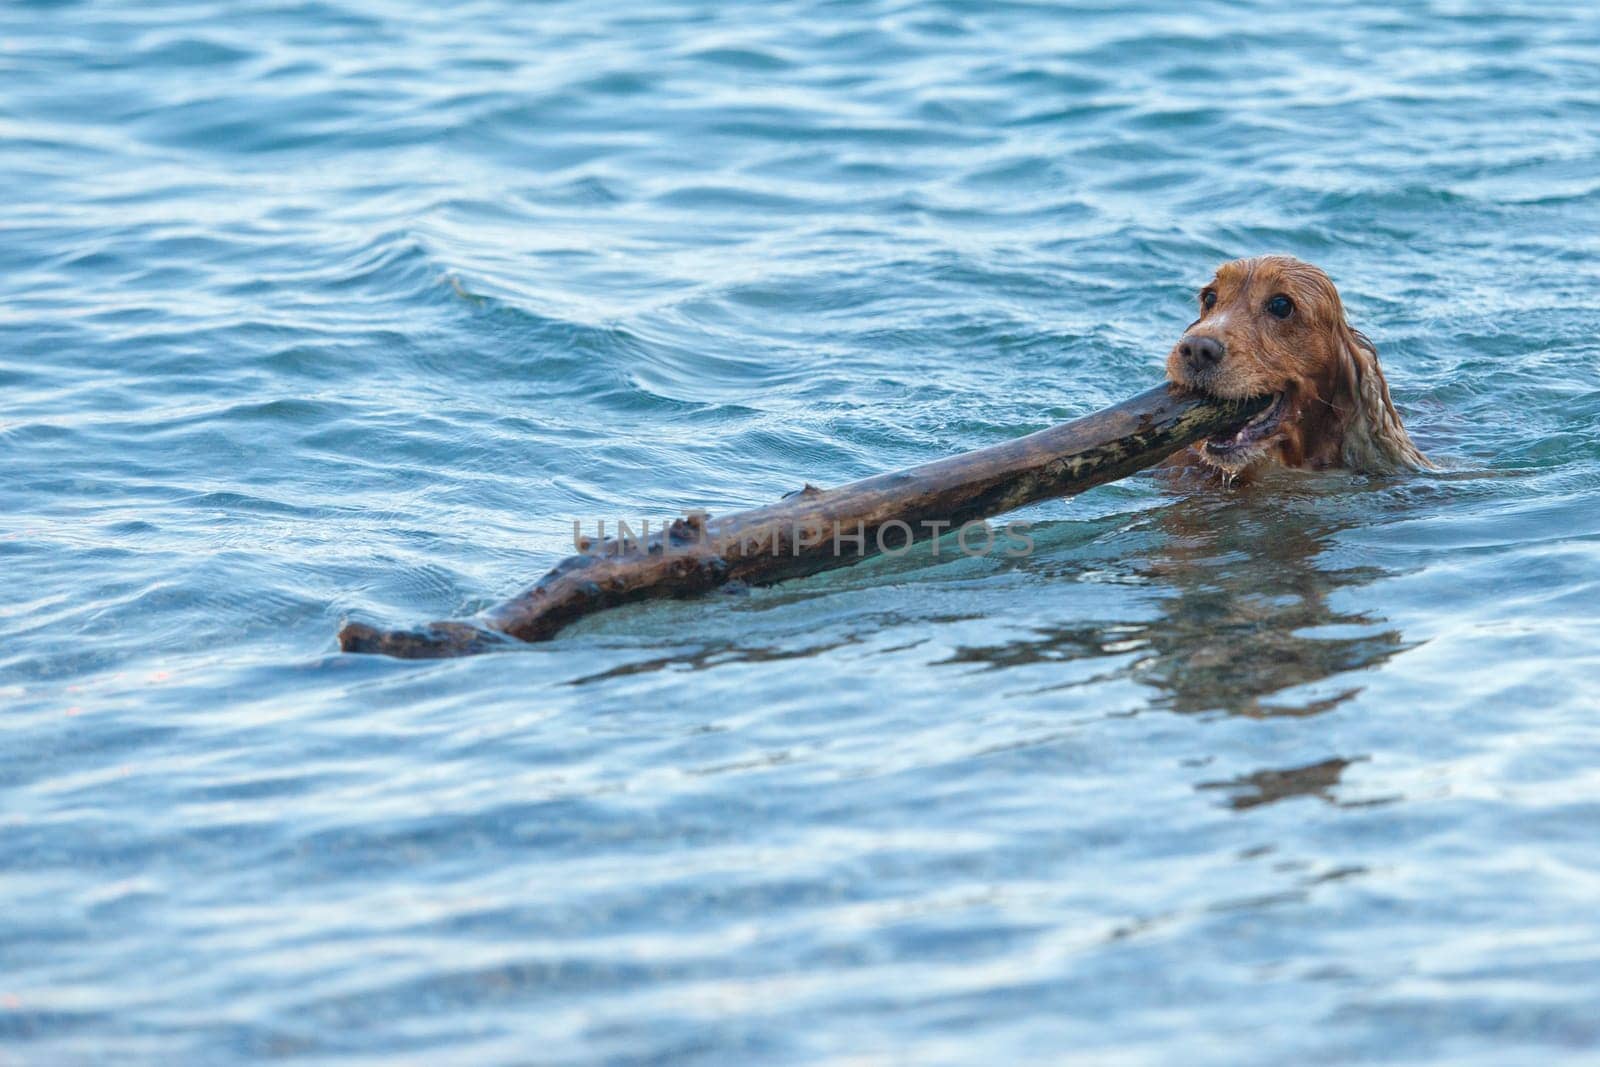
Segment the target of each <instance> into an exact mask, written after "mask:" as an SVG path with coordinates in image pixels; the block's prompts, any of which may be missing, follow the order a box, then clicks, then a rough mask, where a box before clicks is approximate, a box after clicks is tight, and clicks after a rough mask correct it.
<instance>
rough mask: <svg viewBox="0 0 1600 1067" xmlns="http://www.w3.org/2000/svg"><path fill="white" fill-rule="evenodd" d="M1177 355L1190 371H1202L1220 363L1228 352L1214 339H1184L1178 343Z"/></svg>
mask: <svg viewBox="0 0 1600 1067" xmlns="http://www.w3.org/2000/svg"><path fill="white" fill-rule="evenodd" d="M1178 354H1179V355H1180V356H1182V357H1183V361H1184V362H1185V363H1187V364H1189V369H1190V370H1193V371H1202V370H1205V369H1206V368H1208V367H1214V366H1216V365H1217V364H1218V363H1221V362H1222V357H1223V356H1225V355H1227V354H1228V350H1227V349H1226V348H1224V347H1223V346H1222V342H1221V341H1219V340H1217V339H1216V338H1215V337H1204V336H1202V337H1185V338H1184V339H1183V340H1181V341H1179V342H1178Z"/></svg>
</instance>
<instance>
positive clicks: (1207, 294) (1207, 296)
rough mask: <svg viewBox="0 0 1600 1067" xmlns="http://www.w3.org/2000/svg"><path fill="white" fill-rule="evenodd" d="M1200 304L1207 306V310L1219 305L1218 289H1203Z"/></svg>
mask: <svg viewBox="0 0 1600 1067" xmlns="http://www.w3.org/2000/svg"><path fill="white" fill-rule="evenodd" d="M1200 306H1201V307H1203V308H1205V309H1206V310H1207V311H1210V310H1211V309H1212V308H1214V307H1216V306H1217V291H1216V290H1215V289H1203V290H1201V291H1200Z"/></svg>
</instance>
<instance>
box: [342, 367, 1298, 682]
mask: <svg viewBox="0 0 1600 1067" xmlns="http://www.w3.org/2000/svg"><path fill="white" fill-rule="evenodd" d="M1268 399H1269V398H1266V397H1262V398H1259V399H1255V400H1246V401H1228V400H1219V399H1217V398H1215V397H1209V396H1204V395H1201V394H1198V393H1192V392H1187V391H1184V390H1181V389H1180V388H1179V387H1177V386H1175V385H1171V384H1167V385H1159V386H1157V387H1156V388H1154V389H1150V390H1148V391H1146V392H1143V393H1140V394H1139V395H1138V396H1136V397H1133V398H1132V399H1130V400H1125V401H1123V402H1122V403H1120V404H1117V405H1115V406H1114V407H1109V408H1106V409H1105V410H1104V411H1100V412H1096V413H1095V414H1093V415H1089V416H1086V417H1084V418H1081V419H1076V420H1074V421H1072V422H1068V423H1063V424H1061V425H1059V426H1055V427H1052V428H1051V429H1048V430H1041V431H1039V432H1038V433H1035V434H1030V435H1028V436H1027V437H1019V438H1017V439H1016V440H1013V441H1007V442H1005V443H1004V444H999V445H993V446H991V447H989V448H980V449H978V450H977V451H975V452H967V453H964V454H962V455H959V456H951V457H950V458H949V459H941V460H938V461H936V462H933V463H925V464H923V465H921V466H919V467H912V468H910V469H908V470H903V471H896V472H894V473H892V474H880V475H878V476H877V477H874V478H866V479H863V480H862V481H859V482H851V483H850V484H849V485H844V486H840V487H839V488H837V489H818V488H816V487H815V486H811V485H807V486H806V487H805V489H804V490H802V491H800V492H798V493H795V494H791V495H790V496H788V497H786V498H784V499H783V500H781V501H779V502H778V503H776V504H771V505H768V506H767V507H763V508H754V509H752V510H750V511H740V512H735V513H733V514H731V515H725V516H723V517H722V518H720V519H712V518H711V517H710V516H708V515H706V514H705V513H704V512H691V513H690V514H689V515H688V516H687V517H685V518H680V519H678V520H676V521H674V522H673V523H672V524H671V526H669V527H668V528H667V529H666V530H664V531H657V532H655V533H653V534H650V535H649V536H648V537H643V536H641V537H639V538H635V539H629V540H628V541H627V542H622V541H618V540H617V539H615V538H613V539H608V540H605V541H597V542H593V543H590V544H587V545H583V546H581V551H580V554H579V555H576V556H571V557H569V558H567V559H565V560H563V561H562V562H561V563H559V564H557V565H556V567H555V568H554V569H553V570H551V571H550V573H548V574H546V575H545V576H544V577H543V578H541V579H539V581H538V582H537V583H536V584H535V585H534V586H532V587H531V588H529V589H527V590H526V591H524V592H523V593H521V594H519V595H517V596H515V597H512V598H511V599H510V600H507V601H506V602H504V603H503V604H500V605H498V606H497V607H494V608H491V609H489V610H488V611H485V612H483V613H482V614H481V615H479V616H478V617H477V618H476V619H475V620H474V621H471V622H435V623H430V624H428V625H427V626H425V627H423V628H422V629H420V630H379V629H377V628H376V627H372V626H367V625H365V624H364V623H357V622H352V623H348V624H347V625H346V626H345V627H344V628H343V629H342V630H340V631H339V647H340V648H342V649H343V650H344V651H346V652H377V653H383V654H385V655H390V656H398V657H401V658H404V659H433V658H438V657H445V656H463V655H471V654H472V653H475V652H484V651H488V650H490V649H493V648H496V647H504V646H506V645H508V644H514V643H515V642H516V641H545V640H549V639H550V638H551V637H553V636H555V634H556V632H557V631H558V630H560V629H561V628H562V627H564V626H566V625H568V624H569V623H572V622H574V621H576V620H578V619H581V618H583V617H584V616H586V615H592V614H594V613H595V612H597V611H603V610H605V609H606V608H612V607H616V606H618V605H620V604H628V603H632V602H634V601H639V600H648V599H658V598H666V597H688V596H694V595H697V594H700V593H705V592H708V591H710V590H713V589H716V588H718V587H719V586H722V585H724V584H725V583H728V582H743V583H746V584H749V585H767V584H770V583H773V582H778V581H782V580H783V579H785V578H794V577H797V576H800V575H805V574H814V573H816V572H818V571H823V570H828V569H830V568H833V567H843V566H847V565H849V564H851V563H855V562H857V561H859V560H861V559H865V558H867V557H868V556H873V555H877V554H878V553H880V552H884V551H889V552H894V551H898V550H900V549H901V548H902V546H905V545H908V544H910V543H911V542H914V541H922V540H927V539H929V538H931V537H935V536H939V535H942V534H944V533H949V532H951V531H954V530H960V529H961V528H962V527H963V526H965V525H966V524H967V523H970V522H975V521H977V520H981V519H987V518H989V517H991V516H994V515H1000V514H1003V513H1005V512H1008V511H1014V510H1016V509H1017V508H1020V507H1023V506H1024V505H1027V504H1032V503H1034V502H1036V501H1039V500H1044V499H1047V498H1049V497H1056V496H1071V495H1072V494H1074V493H1081V492H1083V491H1084V490H1085V489H1089V488H1091V487H1093V486H1096V485H1100V484H1101V483H1103V482H1109V481H1113V480H1115V479H1117V478H1123V477H1126V476H1127V475H1129V474H1132V473H1134V472H1135V471H1138V470H1142V469H1143V468H1145V467H1149V466H1151V465H1153V464H1155V463H1158V462H1160V461H1161V460H1163V459H1165V458H1166V457H1167V456H1169V455H1171V454H1172V453H1173V452H1176V451H1177V450H1178V449H1180V448H1183V447H1185V446H1186V445H1189V444H1191V443H1193V442H1194V441H1198V440H1199V439H1201V438H1203V437H1209V436H1212V435H1215V434H1218V433H1221V432H1222V431H1224V430H1228V429H1230V428H1232V427H1235V426H1238V425H1239V424H1240V423H1242V422H1243V421H1244V420H1245V419H1247V418H1249V417H1250V416H1252V415H1254V414H1256V413H1258V412H1260V411H1261V410H1262V409H1264V408H1265V407H1266V405H1267V401H1268Z"/></svg>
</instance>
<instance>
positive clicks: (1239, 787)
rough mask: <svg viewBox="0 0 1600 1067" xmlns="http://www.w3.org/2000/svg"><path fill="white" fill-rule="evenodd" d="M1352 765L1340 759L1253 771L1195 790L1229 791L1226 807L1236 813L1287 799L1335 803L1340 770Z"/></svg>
mask: <svg viewBox="0 0 1600 1067" xmlns="http://www.w3.org/2000/svg"><path fill="white" fill-rule="evenodd" d="M1354 762H1355V761H1354V760H1348V759H1340V758H1334V759H1325V760H1321V761H1320V762H1317V763H1312V764H1308V765H1306V766H1304V767H1287V768H1284V769H1283V770H1260V771H1255V772H1253V773H1251V774H1245V775H1241V776H1239V777H1238V778H1234V779H1231V780H1230V781H1226V782H1202V783H1200V786H1199V788H1201V789H1226V790H1228V791H1230V793H1231V795H1230V796H1229V798H1228V806H1229V807H1231V808H1233V809H1234V810H1236V811H1244V810H1245V809H1247V808H1257V807H1260V806H1261V805H1263V804H1271V803H1273V802H1274V801H1278V800H1287V799H1288V798H1289V797H1317V798H1319V799H1321V800H1326V801H1327V802H1328V803H1330V804H1333V803H1336V801H1335V799H1334V796H1333V787H1334V786H1336V785H1338V784H1339V777H1340V776H1341V775H1342V774H1344V769H1345V768H1346V767H1348V766H1350V764H1352V763H1354Z"/></svg>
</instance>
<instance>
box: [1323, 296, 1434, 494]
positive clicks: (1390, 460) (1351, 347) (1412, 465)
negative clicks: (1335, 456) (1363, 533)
mask: <svg viewBox="0 0 1600 1067" xmlns="http://www.w3.org/2000/svg"><path fill="white" fill-rule="evenodd" d="M1338 349H1339V353H1338V359H1339V379H1340V381H1339V385H1340V388H1339V390H1338V393H1339V394H1341V395H1342V396H1343V397H1347V398H1348V400H1347V402H1348V403H1350V404H1351V405H1352V407H1351V414H1350V418H1349V421H1348V422H1347V423H1346V425H1345V429H1344V444H1343V457H1342V458H1343V461H1344V465H1345V466H1346V467H1349V468H1350V469H1351V470H1359V471H1368V472H1371V473H1383V472H1387V471H1396V470H1432V469H1433V464H1432V463H1430V462H1429V461H1428V458H1427V457H1426V456H1424V455H1423V454H1422V453H1421V452H1419V451H1417V446H1416V445H1414V444H1412V443H1411V437H1410V435H1409V434H1407V433H1406V428H1405V426H1404V425H1402V424H1401V422H1400V413H1399V412H1398V411H1396V410H1395V409H1394V401H1393V400H1392V399H1391V398H1390V396H1389V383H1388V382H1387V381H1385V380H1384V377H1383V370H1382V368H1380V367H1379V366H1378V350H1377V349H1376V348H1374V347H1373V344H1372V342H1371V341H1369V340H1367V336H1366V335H1365V334H1363V333H1361V332H1360V331H1359V330H1354V329H1351V328H1350V326H1349V324H1348V323H1340V324H1339V341H1338Z"/></svg>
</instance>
